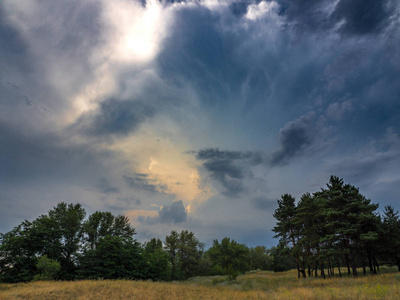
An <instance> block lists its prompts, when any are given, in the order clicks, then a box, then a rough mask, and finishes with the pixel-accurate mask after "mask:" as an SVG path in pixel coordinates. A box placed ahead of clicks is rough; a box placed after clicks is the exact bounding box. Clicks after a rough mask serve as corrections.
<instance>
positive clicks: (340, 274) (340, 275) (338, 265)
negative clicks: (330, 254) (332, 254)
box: [336, 258, 342, 277]
mask: <svg viewBox="0 0 400 300" xmlns="http://www.w3.org/2000/svg"><path fill="white" fill-rule="evenodd" d="M336 261H337V267H338V270H339V277H342V272H341V271H340V261H339V259H338V258H336Z"/></svg>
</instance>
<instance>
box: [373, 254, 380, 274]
mask: <svg viewBox="0 0 400 300" xmlns="http://www.w3.org/2000/svg"><path fill="white" fill-rule="evenodd" d="M372 259H373V260H374V263H375V265H376V268H377V269H378V271H380V270H379V264H378V262H377V260H376V257H375V255H373V257H372Z"/></svg>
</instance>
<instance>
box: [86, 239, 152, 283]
mask: <svg viewBox="0 0 400 300" xmlns="http://www.w3.org/2000/svg"><path fill="white" fill-rule="evenodd" d="M141 251H142V249H141V247H140V245H139V244H138V243H137V242H129V241H126V240H124V238H121V237H118V236H110V235H107V236H106V237H104V238H102V239H101V240H99V241H98V243H97V247H96V249H93V250H92V249H90V250H88V251H87V252H86V253H85V254H84V255H83V256H82V257H81V259H80V270H79V274H80V276H81V277H82V278H91V279H98V278H104V279H121V278H129V279H143V278H144V277H145V276H144V275H145V274H144V270H145V265H144V261H143V259H142V256H141Z"/></svg>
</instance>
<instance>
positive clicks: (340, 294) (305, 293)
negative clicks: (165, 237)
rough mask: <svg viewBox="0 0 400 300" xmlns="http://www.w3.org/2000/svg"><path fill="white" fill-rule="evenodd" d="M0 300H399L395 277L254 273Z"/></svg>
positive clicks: (109, 284) (94, 286)
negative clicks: (320, 276)
mask: <svg viewBox="0 0 400 300" xmlns="http://www.w3.org/2000/svg"><path fill="white" fill-rule="evenodd" d="M0 299H107V300H111V299H307V300H308V299H324V300H325V299H400V274H398V273H383V274H380V275H376V276H365V277H359V278H352V277H342V278H339V277H332V278H327V279H322V278H313V277H312V278H306V279H303V278H301V279H298V278H297V273H296V271H289V272H284V273H272V272H262V271H253V272H249V273H247V274H245V275H241V276H239V277H237V279H236V280H233V281H232V280H228V278H226V277H221V276H219V277H196V278H192V279H190V280H188V281H185V282H171V283H165V282H148V281H125V280H103V281H88V280H85V281H74V282H67V281H65V282H60V281H45V282H32V283H20V284H0Z"/></svg>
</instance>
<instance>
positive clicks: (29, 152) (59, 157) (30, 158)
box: [0, 122, 112, 185]
mask: <svg viewBox="0 0 400 300" xmlns="http://www.w3.org/2000/svg"><path fill="white" fill-rule="evenodd" d="M111 157H112V155H111V154H110V153H108V152H106V151H103V150H96V149H94V148H93V147H92V145H89V144H76V143H73V142H71V141H69V140H68V135H65V136H63V135H62V134H60V135H56V134H50V133H37V132H33V131H31V130H29V129H27V128H25V127H23V128H18V127H16V126H15V125H11V124H10V125H8V124H4V123H2V122H0V178H1V181H0V184H5V185H8V184H17V185H18V184H23V183H25V182H29V181H40V180H42V179H46V180H49V181H52V180H60V179H62V180H64V181H66V182H67V180H78V179H79V180H83V181H84V180H88V181H91V178H93V172H94V173H99V174H101V173H102V172H103V171H102V169H103V165H102V161H104V160H106V159H108V158H111Z"/></svg>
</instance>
